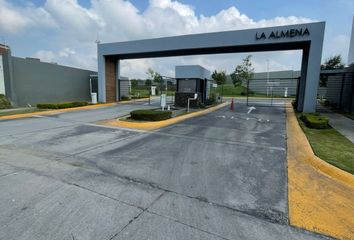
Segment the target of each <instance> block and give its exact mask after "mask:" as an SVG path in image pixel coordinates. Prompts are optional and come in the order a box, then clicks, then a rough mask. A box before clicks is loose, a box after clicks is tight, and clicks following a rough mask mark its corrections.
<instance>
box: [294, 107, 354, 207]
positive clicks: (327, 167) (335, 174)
mask: <svg viewBox="0 0 354 240" xmlns="http://www.w3.org/2000/svg"><path fill="white" fill-rule="evenodd" d="M287 115H288V118H292V119H290V120H289V121H296V123H297V124H298V122H297V118H296V116H295V113H294V110H293V109H292V108H291V107H290V106H289V107H288V108H287ZM298 127H299V128H300V131H301V132H302V129H301V127H300V126H298ZM302 135H303V137H304V144H303V146H302V149H301V150H302V152H303V153H304V154H306V155H307V156H306V157H305V158H304V159H305V160H306V161H307V162H308V163H310V164H311V165H312V166H313V167H315V168H316V169H318V170H320V171H322V172H323V173H325V174H327V175H328V176H330V177H331V178H334V179H337V180H339V181H342V182H343V183H345V184H349V185H351V186H352V187H354V175H352V174H350V173H348V172H346V171H344V170H342V169H340V168H337V167H335V166H333V165H331V164H329V163H327V162H325V161H324V160H322V159H321V158H319V157H317V156H316V155H315V153H314V152H313V150H312V147H311V145H310V143H309V142H308V140H307V138H306V135H305V134H304V133H303V132H302ZM353 201H354V200H353Z"/></svg>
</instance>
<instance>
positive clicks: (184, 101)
mask: <svg viewBox="0 0 354 240" xmlns="http://www.w3.org/2000/svg"><path fill="white" fill-rule="evenodd" d="M175 78H176V83H177V88H176V93H175V106H177V107H187V105H188V98H193V97H194V94H197V95H198V97H197V99H196V100H195V101H191V102H190V107H196V106H197V105H198V103H202V104H206V101H207V96H208V94H209V93H208V91H209V89H210V88H209V86H208V81H209V79H210V71H208V70H207V69H205V68H203V67H202V66H199V65H183V66H176V68H175Z"/></svg>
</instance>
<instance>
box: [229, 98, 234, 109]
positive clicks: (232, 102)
mask: <svg viewBox="0 0 354 240" xmlns="http://www.w3.org/2000/svg"><path fill="white" fill-rule="evenodd" d="M230 111H235V107H234V99H233V98H231V105H230Z"/></svg>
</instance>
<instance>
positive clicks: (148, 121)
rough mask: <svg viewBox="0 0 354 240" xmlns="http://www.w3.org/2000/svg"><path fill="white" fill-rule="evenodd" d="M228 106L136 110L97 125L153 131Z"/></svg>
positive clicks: (222, 104) (220, 104)
mask: <svg viewBox="0 0 354 240" xmlns="http://www.w3.org/2000/svg"><path fill="white" fill-rule="evenodd" d="M228 104H229V103H226V102H224V103H219V104H214V105H210V106H208V107H205V108H198V109H196V108H194V109H192V110H191V111H190V112H187V110H186V109H185V108H182V109H180V108H171V110H170V111H167V110H161V109H143V110H135V111H132V112H130V114H129V115H126V116H123V117H120V118H116V119H111V120H105V121H99V122H98V123H97V124H101V125H106V126H114V127H123V128H130V129H138V130H147V131H152V130H156V129H159V128H161V127H166V126H169V125H171V124H175V123H178V122H181V121H184V120H187V119H190V118H193V117H197V116H202V115H204V114H207V113H210V112H213V111H216V110H218V109H220V108H222V107H225V106H226V105H228Z"/></svg>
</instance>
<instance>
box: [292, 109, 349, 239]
mask: <svg viewBox="0 0 354 240" xmlns="http://www.w3.org/2000/svg"><path fill="white" fill-rule="evenodd" d="M287 136H288V139H287V147H288V149H287V158H288V201H289V219H290V224H291V225H293V226H296V227H300V228H304V229H307V230H310V231H313V232H318V233H321V234H325V235H328V236H332V237H335V238H339V239H354V186H353V176H352V175H350V174H349V173H347V172H344V171H342V170H340V169H338V168H336V167H334V166H332V165H330V164H328V163H326V162H324V161H323V160H321V159H320V158H318V157H316V156H315V155H314V153H313V151H312V148H311V146H310V144H309V142H308V140H307V138H306V136H305V134H304V133H303V131H302V129H301V127H300V126H299V123H298V121H297V118H296V116H295V113H294V111H293V110H292V108H291V107H289V108H287Z"/></svg>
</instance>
